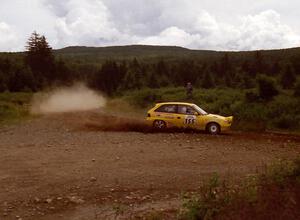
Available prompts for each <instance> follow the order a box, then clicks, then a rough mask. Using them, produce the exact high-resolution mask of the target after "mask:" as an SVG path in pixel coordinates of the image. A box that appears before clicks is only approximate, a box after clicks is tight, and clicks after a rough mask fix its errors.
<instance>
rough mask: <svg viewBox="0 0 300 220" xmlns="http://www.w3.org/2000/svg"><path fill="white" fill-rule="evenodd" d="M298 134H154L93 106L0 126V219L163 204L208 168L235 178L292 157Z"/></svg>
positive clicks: (129, 212)
mask: <svg viewBox="0 0 300 220" xmlns="http://www.w3.org/2000/svg"><path fill="white" fill-rule="evenodd" d="M299 153H300V137H299V136H292V135H287V134H285V135H283V134H274V133H244V132H229V133H227V134H224V135H219V136H211V135H207V134H205V133H201V132H180V131H175V132H164V133H155V132H153V131H151V130H148V128H147V127H145V125H144V122H143V121H141V120H137V119H134V118H132V119H127V118H119V117H116V116H109V115H104V114H102V113H99V112H88V113H69V114H56V115H48V116H43V117H40V118H36V119H32V120H31V121H28V122H25V123H23V124H20V125H17V126H10V127H3V128H1V129H0V164H1V166H0V186H1V190H0V219H30V220H32V219H33V220H34V219H42V220H44V219H45V220H48V219H49V220H52V219H72V220H73V219H126V218H133V216H137V215H140V213H144V212H151V211H153V210H160V209H164V210H167V212H166V213H168V212H172V211H174V209H175V208H176V207H178V206H179V205H180V201H181V199H180V195H182V193H184V192H190V191H196V190H197V189H198V187H199V185H200V183H201V181H203V180H205V179H206V178H207V177H209V176H210V175H211V174H212V173H213V172H218V173H219V174H220V175H222V176H230V177H232V178H240V177H243V176H246V175H251V174H253V173H255V172H257V170H260V169H261V168H262V167H264V166H265V165H266V164H269V163H271V162H273V161H274V160H277V159H292V158H295V157H297V156H299Z"/></svg>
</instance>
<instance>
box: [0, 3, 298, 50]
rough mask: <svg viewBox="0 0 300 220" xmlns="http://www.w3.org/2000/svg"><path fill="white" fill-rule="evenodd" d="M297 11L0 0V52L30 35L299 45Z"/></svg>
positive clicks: (233, 46) (74, 41) (53, 40)
mask: <svg viewBox="0 0 300 220" xmlns="http://www.w3.org/2000/svg"><path fill="white" fill-rule="evenodd" d="M299 11H300V1H299V0H63V1H62V0H0V51H22V50H24V48H25V44H26V41H27V39H28V38H29V37H30V35H31V33H32V32H33V31H37V32H38V33H40V34H42V35H45V36H46V38H47V40H48V42H49V43H50V45H51V46H52V47H53V48H55V49H58V48H62V47H66V46H115V45H131V44H141V45H170V46H171V45H172V46H182V47H186V48H190V49H206V50H222V51H224V50H230V51H238V50H256V49H279V48H289V47H299V46H300V22H299Z"/></svg>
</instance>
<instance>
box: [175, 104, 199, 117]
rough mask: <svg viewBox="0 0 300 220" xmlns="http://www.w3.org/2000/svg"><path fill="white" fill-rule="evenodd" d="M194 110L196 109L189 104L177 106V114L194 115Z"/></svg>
mask: <svg viewBox="0 0 300 220" xmlns="http://www.w3.org/2000/svg"><path fill="white" fill-rule="evenodd" d="M196 112H197V111H196V110H195V109H194V108H193V107H191V106H187V105H179V106H178V114H184V115H194V114H195V113H196Z"/></svg>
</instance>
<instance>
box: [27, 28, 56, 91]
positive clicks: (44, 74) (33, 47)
mask: <svg viewBox="0 0 300 220" xmlns="http://www.w3.org/2000/svg"><path fill="white" fill-rule="evenodd" d="M25 63H26V64H27V65H28V66H29V67H30V69H31V71H32V73H33V74H34V76H35V78H37V80H38V81H39V84H43V82H45V81H51V80H53V75H52V74H53V72H54V69H55V65H54V64H55V60H54V56H53V54H52V48H51V47H50V46H49V44H48V42H47V40H46V37H45V36H41V35H39V34H38V33H37V32H33V33H32V35H31V36H30V38H29V39H28V41H27V45H26V56H25ZM40 86H41V85H40Z"/></svg>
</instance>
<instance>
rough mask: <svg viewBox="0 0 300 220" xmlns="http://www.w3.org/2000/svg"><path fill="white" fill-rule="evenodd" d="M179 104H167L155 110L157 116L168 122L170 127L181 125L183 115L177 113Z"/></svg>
mask: <svg viewBox="0 0 300 220" xmlns="http://www.w3.org/2000/svg"><path fill="white" fill-rule="evenodd" d="M177 108H178V106H177V105H175V104H165V105H162V106H160V107H159V108H158V109H156V110H155V116H156V117H157V119H159V120H163V121H165V122H166V123H167V126H168V127H181V126H182V121H181V120H182V116H181V115H178V113H177Z"/></svg>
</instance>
